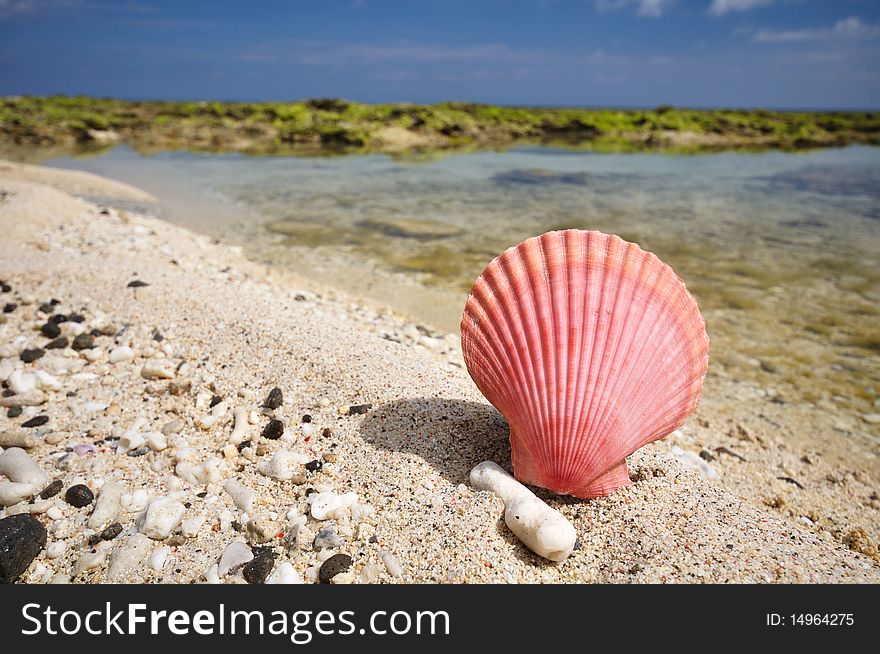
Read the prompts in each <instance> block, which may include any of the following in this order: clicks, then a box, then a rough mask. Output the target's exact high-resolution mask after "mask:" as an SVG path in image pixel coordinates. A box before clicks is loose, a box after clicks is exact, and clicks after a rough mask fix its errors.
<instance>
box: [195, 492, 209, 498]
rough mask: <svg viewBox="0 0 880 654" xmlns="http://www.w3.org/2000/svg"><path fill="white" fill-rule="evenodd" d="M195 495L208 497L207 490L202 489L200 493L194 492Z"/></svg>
mask: <svg viewBox="0 0 880 654" xmlns="http://www.w3.org/2000/svg"><path fill="white" fill-rule="evenodd" d="M196 497H202V498H204V497H208V491H202V492H201V493H196Z"/></svg>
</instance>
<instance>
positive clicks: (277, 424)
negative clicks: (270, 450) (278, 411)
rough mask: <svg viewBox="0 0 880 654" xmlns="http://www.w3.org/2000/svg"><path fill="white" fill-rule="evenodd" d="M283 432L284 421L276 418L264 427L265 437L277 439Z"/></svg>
mask: <svg viewBox="0 0 880 654" xmlns="http://www.w3.org/2000/svg"><path fill="white" fill-rule="evenodd" d="M283 433H284V423H283V422H281V421H280V420H276V419H274V418H273V419H272V420H270V421H269V424H268V425H266V426H265V427H264V428H263V438H268V439H269V440H273V441H277V440H278V439H279V438H281V434H283Z"/></svg>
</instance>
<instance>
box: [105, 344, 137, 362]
mask: <svg viewBox="0 0 880 654" xmlns="http://www.w3.org/2000/svg"><path fill="white" fill-rule="evenodd" d="M132 359H134V350H132V349H131V348H130V347H128V346H127V345H123V346H121V347H114V348H113V349H112V350H111V351H110V363H122V362H123V361H131V360H132Z"/></svg>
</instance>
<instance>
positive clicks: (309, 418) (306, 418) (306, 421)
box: [303, 413, 312, 423]
mask: <svg viewBox="0 0 880 654" xmlns="http://www.w3.org/2000/svg"><path fill="white" fill-rule="evenodd" d="M311 421H312V416H310V415H309V414H308V413H307V414H306V415H304V416H303V422H305V423H309V422H311Z"/></svg>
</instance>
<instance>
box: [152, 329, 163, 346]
mask: <svg viewBox="0 0 880 654" xmlns="http://www.w3.org/2000/svg"><path fill="white" fill-rule="evenodd" d="M153 340H154V341H156V342H157V343H161V342H162V341H164V340H165V337H164V336H162V332H160V331H159V330H158V329H156V330H154V331H153Z"/></svg>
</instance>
